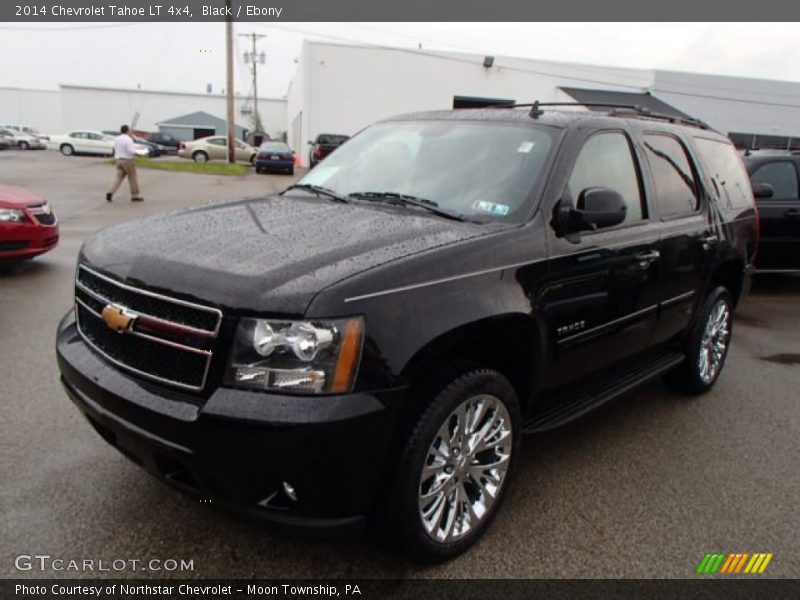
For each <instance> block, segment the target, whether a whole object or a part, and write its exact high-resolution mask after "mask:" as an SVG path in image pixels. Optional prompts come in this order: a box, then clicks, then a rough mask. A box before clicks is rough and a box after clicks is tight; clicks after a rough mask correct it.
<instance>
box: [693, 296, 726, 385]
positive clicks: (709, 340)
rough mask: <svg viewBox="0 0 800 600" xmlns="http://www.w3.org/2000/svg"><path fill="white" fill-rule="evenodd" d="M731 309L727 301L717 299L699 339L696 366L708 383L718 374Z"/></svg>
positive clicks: (723, 356) (724, 349) (723, 354)
mask: <svg viewBox="0 0 800 600" xmlns="http://www.w3.org/2000/svg"><path fill="white" fill-rule="evenodd" d="M730 322H731V310H730V307H729V306H728V303H727V302H726V301H725V300H723V299H720V300H717V302H716V304H714V307H713V308H712V309H711V311H710V312H709V315H708V320H707V321H706V327H705V330H704V331H703V337H702V339H701V340H700V353H699V355H698V357H697V368H698V372H699V375H700V379H702V380H703V382H704V383H706V384H708V383H711V382H712V381H714V379H716V377H717V375H719V371H720V368H721V367H722V361H723V360H724V359H725V352H726V350H727V348H728V337H729V335H730Z"/></svg>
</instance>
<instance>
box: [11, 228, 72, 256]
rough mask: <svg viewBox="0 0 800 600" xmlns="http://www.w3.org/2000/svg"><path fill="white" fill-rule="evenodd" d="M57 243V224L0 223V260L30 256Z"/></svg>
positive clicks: (45, 250)
mask: <svg viewBox="0 0 800 600" xmlns="http://www.w3.org/2000/svg"><path fill="white" fill-rule="evenodd" d="M56 245H58V224H55V225H40V224H38V223H27V222H26V223H0V260H3V259H21V258H31V257H33V256H37V255H39V254H43V253H44V252H47V251H48V250H52V249H53V248H55V247H56Z"/></svg>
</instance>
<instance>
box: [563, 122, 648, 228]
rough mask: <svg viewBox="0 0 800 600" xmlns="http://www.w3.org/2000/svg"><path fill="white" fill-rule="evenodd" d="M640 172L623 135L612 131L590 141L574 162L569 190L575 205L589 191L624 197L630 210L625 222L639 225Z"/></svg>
mask: <svg viewBox="0 0 800 600" xmlns="http://www.w3.org/2000/svg"><path fill="white" fill-rule="evenodd" d="M638 171H639V169H638V168H637V165H636V159H635V158H634V156H633V152H632V150H631V145H630V142H629V141H628V138H627V136H626V135H625V134H624V133H621V132H619V131H609V132H604V133H599V134H595V135H593V136H592V137H590V138H589V139H588V140H587V141H586V143H584V145H583V148H581V151H580V154H578V158H577V160H576V161H575V166H574V167H573V168H572V175H570V178H569V184H568V185H567V188H568V190H569V193H570V196H572V199H573V201H574V202H577V200H578V196H579V195H580V193H581V192H582V191H583V190H585V189H586V188H590V187H604V188H609V189H612V190H614V191H615V192H618V193H619V194H620V195H622V198H623V200H625V204H626V206H627V207H628V210H627V213H626V215H625V222H626V223H627V222H633V221H640V220H641V219H643V218H645V216H646V211H645V210H644V207H643V204H642V191H641V184H640V181H639V172H638Z"/></svg>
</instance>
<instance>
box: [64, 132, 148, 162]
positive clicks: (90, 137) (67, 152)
mask: <svg viewBox="0 0 800 600" xmlns="http://www.w3.org/2000/svg"><path fill="white" fill-rule="evenodd" d="M50 145H51V146H52V147H54V148H57V149H58V150H60V151H61V154H63V155H64V156H73V155H75V154H100V155H102V156H114V138H112V137H110V136H107V135H105V134H104V133H101V132H99V131H89V130H76V131H70V132H69V133H65V134H63V135H51V136H50ZM135 148H136V154H137V155H138V156H147V147H146V146H142V145H141V144H136V145H135Z"/></svg>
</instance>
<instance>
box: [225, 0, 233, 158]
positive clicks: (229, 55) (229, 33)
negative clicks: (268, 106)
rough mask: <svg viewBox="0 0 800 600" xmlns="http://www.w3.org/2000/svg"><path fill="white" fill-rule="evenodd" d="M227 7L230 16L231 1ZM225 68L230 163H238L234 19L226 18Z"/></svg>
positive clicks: (226, 1)
mask: <svg viewBox="0 0 800 600" xmlns="http://www.w3.org/2000/svg"><path fill="white" fill-rule="evenodd" d="M225 6H227V7H228V14H232V13H231V9H230V7H231V0H225ZM225 68H226V75H227V84H226V86H227V89H226V90H225V93H226V94H227V98H226V100H227V108H228V162H229V163H235V162H236V148H235V146H234V144H233V138H234V136H235V134H236V121H235V118H236V115H235V113H234V110H233V18H232V17H226V18H225Z"/></svg>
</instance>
